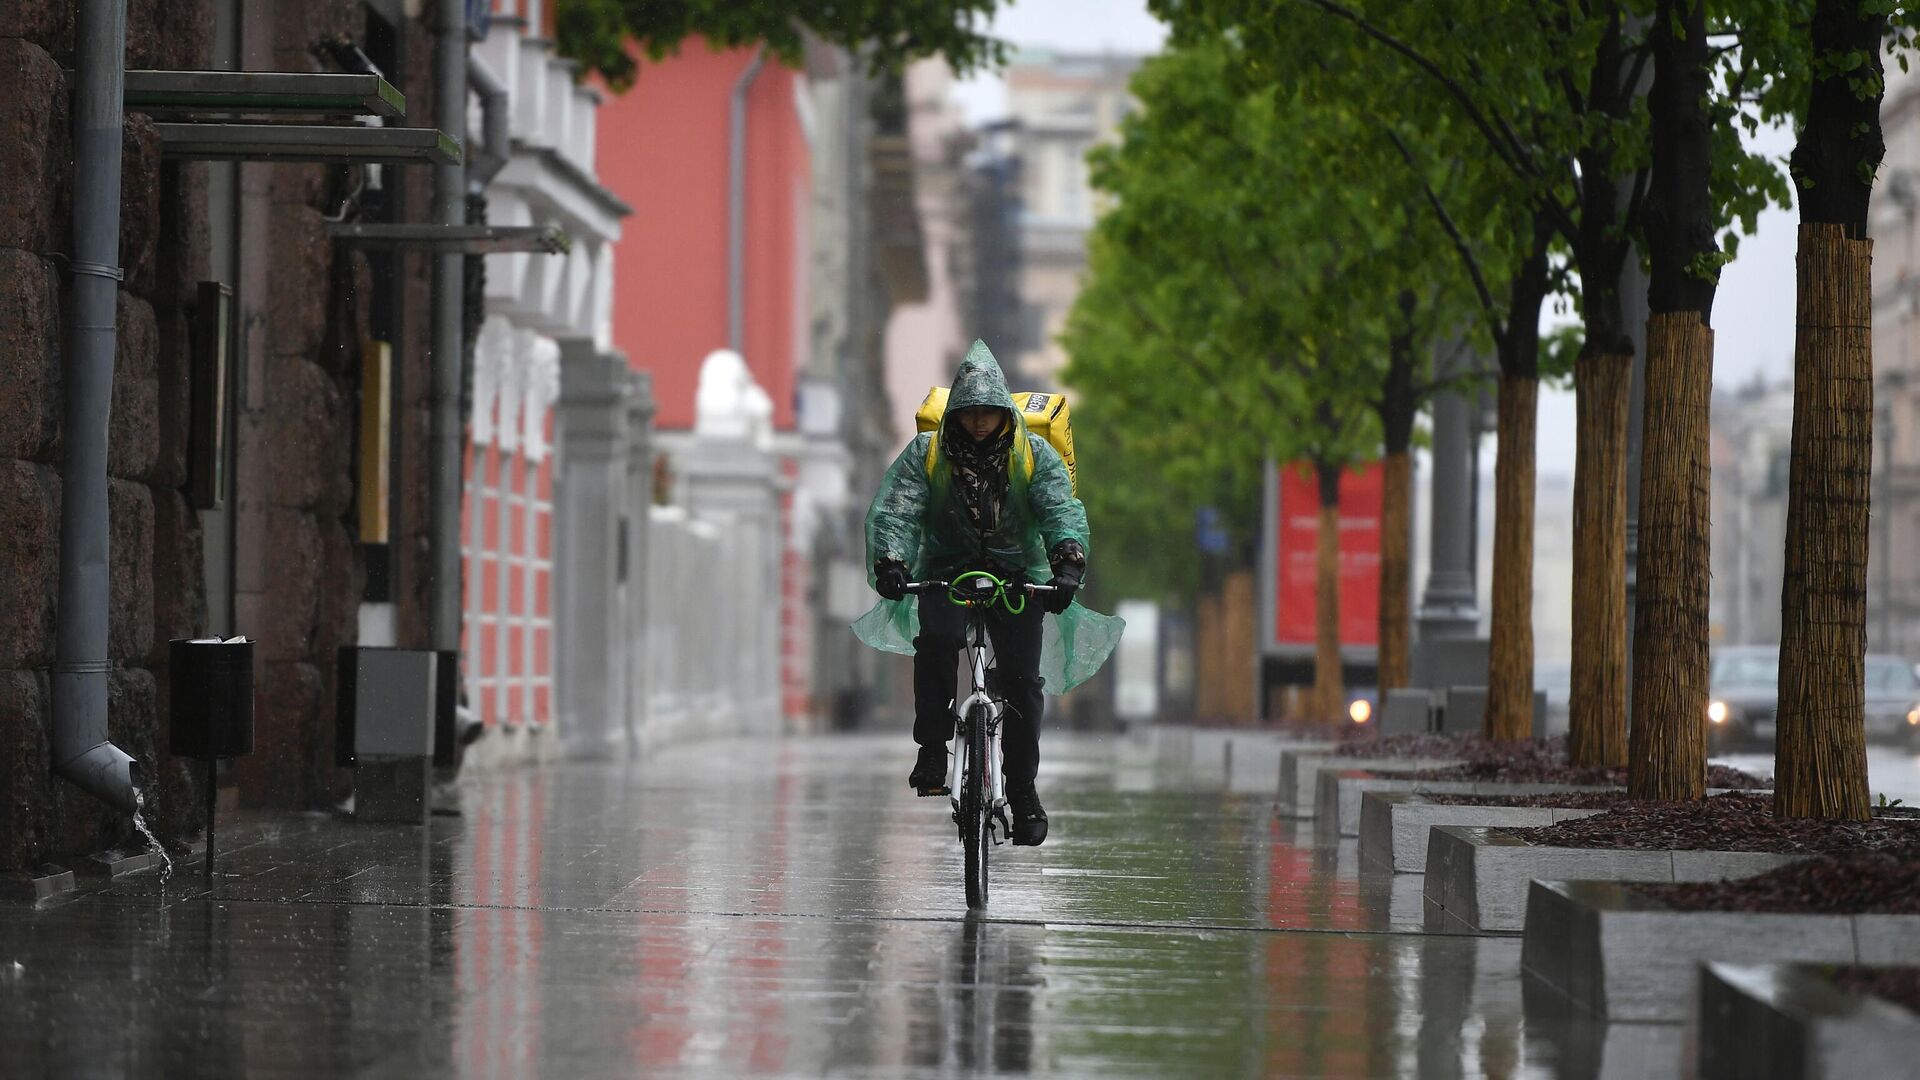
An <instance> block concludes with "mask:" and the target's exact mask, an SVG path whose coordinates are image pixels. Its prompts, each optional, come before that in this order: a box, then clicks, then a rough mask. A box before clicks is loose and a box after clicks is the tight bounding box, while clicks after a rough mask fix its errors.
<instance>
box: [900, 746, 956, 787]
mask: <svg viewBox="0 0 1920 1080" xmlns="http://www.w3.org/2000/svg"><path fill="white" fill-rule="evenodd" d="M907 786H908V787H910V788H912V789H913V790H915V791H917V792H919V793H920V794H921V795H922V796H927V795H945V794H948V791H947V748H946V747H944V746H923V747H921V748H920V760H918V761H916V762H914V763H913V772H911V773H909V774H908V775H907Z"/></svg>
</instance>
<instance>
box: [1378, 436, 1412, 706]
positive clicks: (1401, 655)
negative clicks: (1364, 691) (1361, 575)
mask: <svg viewBox="0 0 1920 1080" xmlns="http://www.w3.org/2000/svg"><path fill="white" fill-rule="evenodd" d="M1383 472H1384V477H1383V479H1384V484H1383V485H1382V489H1381V490H1382V500H1383V501H1382V502H1381V505H1380V679H1379V685H1380V692H1381V696H1382V699H1383V700H1384V698H1385V694H1386V692H1387V691H1388V690H1397V689H1399V688H1400V687H1403V686H1405V685H1407V681H1408V679H1409V675H1408V661H1407V637H1408V628H1409V625H1410V623H1411V621H1412V611H1411V610H1410V609H1411V607H1412V587H1413V511H1412V499H1413V456H1412V455H1411V454H1409V453H1408V452H1407V451H1405V450H1400V451H1394V452H1389V453H1388V454H1387V456H1386V460H1385V462H1384V464H1383Z"/></svg>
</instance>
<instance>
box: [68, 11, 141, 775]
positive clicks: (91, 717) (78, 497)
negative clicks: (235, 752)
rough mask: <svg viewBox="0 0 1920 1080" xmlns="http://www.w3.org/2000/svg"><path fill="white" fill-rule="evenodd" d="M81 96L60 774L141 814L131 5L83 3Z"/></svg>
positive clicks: (76, 128)
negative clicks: (126, 450) (117, 586)
mask: <svg viewBox="0 0 1920 1080" xmlns="http://www.w3.org/2000/svg"><path fill="white" fill-rule="evenodd" d="M78 16H79V18H78V24H77V26H76V33H77V36H76V39H75V56H76V82H75V86H74V95H73V264H72V265H73V303H72V310H71V318H72V322H71V324H70V325H71V327H72V331H73V337H72V344H71V347H70V348H69V350H68V355H67V358H66V363H65V364H64V365H63V368H64V375H65V383H66V386H65V392H64V397H65V403H64V404H65V409H64V412H63V415H62V421H63V422H62V427H61V443H62V445H63V447H64V454H63V456H62V458H61V462H60V488H61V497H60V584H59V608H58V623H57V626H56V630H55V634H56V640H55V646H54V648H55V651H54V664H53V672H52V675H53V678H52V686H53V732H52V742H53V768H54V771H55V772H57V773H59V774H60V775H61V776H64V777H66V778H67V779H68V780H71V781H72V782H73V783H75V784H77V785H79V786H80V787H81V788H83V789H85V790H86V791H87V792H88V793H90V794H92V795H93V796H95V797H96V798H98V799H100V800H101V801H103V802H106V803H107V804H109V805H111V806H113V807H115V808H116V809H118V810H121V811H124V812H127V813H133V812H134V811H135V810H137V809H138V805H139V794H138V792H137V791H136V790H135V784H136V781H137V780H138V775H137V773H138V769H139V766H138V764H137V763H135V762H134V760H133V759H132V758H131V757H129V756H127V754H126V752H125V751H122V750H121V749H120V748H119V747H117V746H115V745H113V743H111V742H109V741H108V739H107V673H108V671H109V670H110V668H111V666H112V664H111V661H110V660H109V659H108V658H107V608H108V595H109V582H108V572H107V421H108V416H109V414H110V412H111V410H112V407H113V359H114V320H115V317H116V315H117V314H118V311H117V309H118V307H119V299H120V298H119V292H120V278H121V273H120V140H121V138H122V135H121V123H122V116H121V108H122V98H123V96H124V93H125V84H126V71H125V67H124V63H125V58H126V41H127V6H126V0H84V2H83V3H81V5H80V10H79V12H78Z"/></svg>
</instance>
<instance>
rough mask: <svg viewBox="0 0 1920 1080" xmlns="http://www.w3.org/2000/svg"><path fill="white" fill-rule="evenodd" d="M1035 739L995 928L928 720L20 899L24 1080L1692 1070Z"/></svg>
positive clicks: (539, 772) (1386, 892)
mask: <svg viewBox="0 0 1920 1080" xmlns="http://www.w3.org/2000/svg"><path fill="white" fill-rule="evenodd" d="M1044 749H1045V751H1046V753H1047V755H1048V757H1047V762H1046V764H1045V766H1044V768H1043V772H1042V775H1041V792H1042V795H1043V796H1044V797H1045V799H1046V801H1047V806H1048V811H1049V813H1050V815H1051V818H1052V835H1051V836H1050V838H1049V839H1048V841H1047V844H1046V846H1044V847H1042V848H1039V849H1013V848H1005V847H1003V848H999V849H997V850H996V851H995V856H996V858H995V860H994V863H993V870H994V881H993V901H992V906H991V909H990V911H989V912H988V913H987V916H986V918H984V919H968V918H967V917H966V907H965V901H964V897H963V893H962V889H961V882H960V873H961V868H960V848H959V845H958V843H957V841H956V839H955V834H954V830H953V828H952V826H951V824H950V822H949V820H948V818H947V815H946V809H945V807H946V802H945V800H937V799H925V800H922V799H916V798H914V797H913V795H912V793H911V792H909V791H908V790H907V788H906V786H905V784H904V782H903V779H902V778H903V777H904V775H905V773H906V771H907V768H908V766H909V765H910V764H911V761H912V747H911V746H910V745H909V744H908V742H907V740H906V739H905V738H904V737H890V738H884V739H882V738H875V737H865V736H862V737H825V736H823V737H816V738H800V739H788V740H783V741H774V742H770V743H763V744H755V743H747V742H712V743H702V744H694V745H689V746H682V747H677V748H673V749H670V750H667V751H663V752H661V753H660V754H659V755H658V756H657V757H655V758H654V759H653V760H651V761H649V762H647V763H645V764H644V765H585V764H568V765H558V766H552V767H548V768H546V769H528V770H522V771H515V772H506V773H498V774H494V775H490V776H485V777H471V778H469V779H468V781H467V782H466V787H465V790H464V799H465V806H464V814H463V816H461V817H458V818H436V819H434V821H433V823H432V825H431V827H430V828H428V829H426V830H419V829H406V828H403V827H379V826H358V825H354V824H352V823H350V822H343V821H340V820H337V819H334V818H331V817H328V816H324V815H317V814H316V815H309V816H294V817H288V816H279V817H274V818H260V819H249V820H240V821H235V822H223V825H222V832H221V846H222V852H221V859H220V864H219V868H220V875H219V877H218V878H217V880H216V883H215V887H214V890H213V893H212V895H211V896H209V895H208V893H207V891H206V889H205V888H204V886H203V884H202V881H201V877H200V874H199V868H198V866H197V865H194V866H189V867H185V868H183V869H182V870H181V871H180V872H179V873H177V874H176V875H175V876H174V878H173V879H172V880H171V881H170V882H168V883H167V885H166V887H165V888H164V889H163V888H162V884H161V882H160V880H159V876H158V874H157V873H151V872H149V873H143V874H140V875H136V876H134V877H131V878H127V879H123V880H122V881H121V882H120V883H118V884H116V885H114V886H113V887H111V888H107V889H101V890H98V891H94V892H90V893H84V894H83V895H80V896H78V897H75V898H73V899H71V900H68V901H65V902H62V903H59V904H57V905H55V906H51V907H43V908H41V909H38V910H34V909H31V908H27V907H22V906H17V905H16V906H8V907H0V1020H3V1021H4V1023H0V1075H8V1076H58V1075H102V1076H125V1075H197V1076H240V1075H247V1076H262V1075H280V1074H285V1075H343V1074H352V1075H366V1076H421V1075H461V1076H485V1077H494V1076H498V1077H518V1076H535V1075H540V1076H620V1075H669V1076H671V1075H687V1076H696V1075H697V1076H709V1075H713V1076H733V1075H742V1074H753V1075H783V1076H823V1075H834V1076H872V1077H894V1076H921V1075H925V1076H944V1075H997V1074H1023V1073H1040V1074H1055V1075H1068V1076H1094V1075H1097V1076H1209V1077H1214V1076H1381V1077H1395V1076H1428V1077H1481V1076H1489V1077H1517V1076H1549V1077H1550V1076H1590V1075H1595V1074H1596V1069H1597V1067H1598V1065H1599V1055H1600V1053H1601V1049H1602V1047H1603V1046H1605V1047H1606V1048H1607V1050H1608V1053H1609V1057H1610V1060H1608V1061H1607V1062H1606V1065H1607V1066H1608V1067H1607V1069H1606V1070H1605V1072H1606V1073H1607V1074H1615V1073H1618V1075H1632V1076H1657V1075H1663V1074H1664V1073H1668V1072H1673V1071H1677V1066H1678V1062H1679V1058H1680V1046H1681V1040H1682V1036H1683V1032H1682V1030H1681V1029H1680V1028H1678V1027H1674V1028H1651V1029H1646V1030H1645V1031H1641V1032H1620V1031H1615V1032H1600V1031H1587V1030H1580V1029H1577V1028H1574V1027H1570V1026H1568V1025H1567V1024H1565V1023H1563V1022H1561V1021H1559V1020H1557V1019H1556V1018H1555V1017H1553V1016H1552V1015H1550V1014H1548V1012H1547V1011H1546V1006H1544V1005H1543V1004H1542V1003H1541V1002H1538V1001H1531V1000H1523V988H1522V983H1521V980H1520V979H1519V961H1520V942H1519V939H1518V938H1517V937H1462V936H1440V935H1431V934H1425V933H1421V932H1419V930H1418V914H1419V913H1418V906H1417V902H1410V899H1409V889H1408V887H1407V886H1408V885H1409V884H1412V886H1413V888H1414V889H1416V890H1417V882H1418V880H1419V879H1417V878H1413V879H1405V880H1403V881H1402V882H1400V886H1401V887H1400V888H1399V889H1398V890H1394V889H1392V888H1390V887H1389V885H1388V883H1387V882H1384V881H1381V880H1379V879H1374V878H1369V879H1368V881H1367V882H1366V883H1365V884H1364V885H1363V883H1362V881H1361V880H1360V875H1359V873H1358V870H1357V859H1356V855H1355V852H1354V848H1353V841H1352V840H1350V839H1349V840H1347V841H1345V843H1344V844H1337V843H1334V842H1333V841H1331V840H1323V841H1320V842H1316V840H1315V838H1314V835H1313V831H1312V823H1311V822H1305V823H1296V822H1291V821H1278V820H1276V819H1275V818H1274V815H1273V800H1272V797H1271V796H1269V795H1264V794H1258V793H1234V792H1231V791H1228V790H1227V789H1226V788H1227V785H1226V784H1224V783H1223V777H1222V775H1221V773H1220V771H1219V770H1218V769H1217V768H1216V769H1213V770H1212V771H1211V773H1209V772H1208V771H1207V770H1206V769H1200V770H1196V769H1194V768H1193V767H1191V766H1188V765H1184V764H1169V763H1168V762H1166V761H1165V760H1157V759H1156V758H1155V756H1154V755H1153V754H1151V753H1148V752H1143V749H1142V744H1141V742H1140V741H1139V740H1132V741H1129V740H1127V739H1125V738H1122V737H1117V736H1116V737H1111V738H1099V739H1097V738H1091V737H1080V738H1073V737H1067V736H1059V735H1056V736H1049V738H1048V739H1047V742H1046V743H1045V747H1044ZM1412 899H1413V900H1414V901H1417V893H1414V894H1413V896H1412ZM1530 1010H1531V1011H1530ZM1603 1040H1604V1041H1603ZM1629 1054H1630V1055H1631V1060H1629V1059H1627V1058H1625V1057H1624V1056H1623V1055H1629ZM1623 1069H1631V1071H1621V1070H1623Z"/></svg>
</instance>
